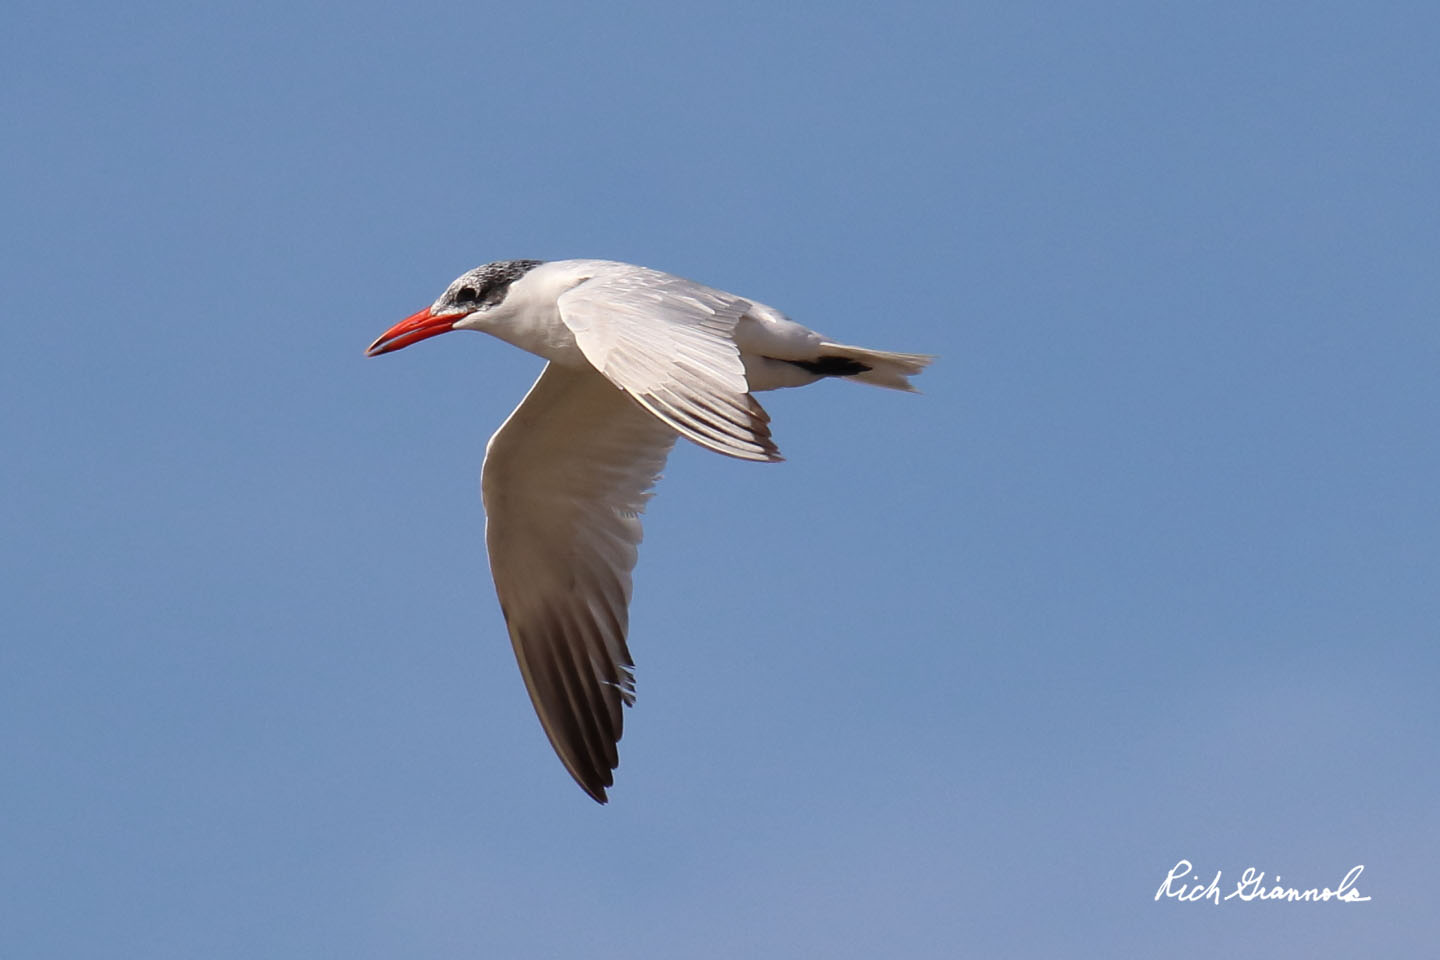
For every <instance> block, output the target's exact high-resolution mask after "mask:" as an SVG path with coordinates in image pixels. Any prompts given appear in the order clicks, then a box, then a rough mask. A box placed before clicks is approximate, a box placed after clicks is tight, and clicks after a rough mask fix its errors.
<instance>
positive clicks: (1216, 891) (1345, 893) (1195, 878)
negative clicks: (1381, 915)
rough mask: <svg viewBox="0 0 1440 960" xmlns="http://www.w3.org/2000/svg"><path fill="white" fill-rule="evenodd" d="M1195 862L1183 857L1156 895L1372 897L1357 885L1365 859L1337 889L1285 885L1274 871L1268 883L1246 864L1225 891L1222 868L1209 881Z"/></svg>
mask: <svg viewBox="0 0 1440 960" xmlns="http://www.w3.org/2000/svg"><path fill="white" fill-rule="evenodd" d="M1194 869H1195V868H1194V866H1193V865H1192V864H1191V863H1190V861H1189V860H1181V861H1180V862H1179V863H1177V864H1175V866H1174V867H1172V868H1171V870H1170V872H1169V873H1168V874H1166V876H1165V882H1164V883H1162V884H1160V889H1159V890H1156V891H1155V899H1156V900H1159V899H1160V898H1161V897H1168V898H1169V899H1171V900H1182V901H1187V902H1190V901H1196V900H1209V901H1210V902H1211V903H1214V904H1217V905H1218V904H1219V903H1220V901H1222V900H1245V901H1250V900H1290V901H1296V900H1307V901H1312V902H1315V903H1319V902H1321V901H1325V900H1338V901H1340V902H1342V903H1360V902H1362V901H1365V900H1369V899H1370V898H1369V897H1362V896H1361V895H1360V890H1359V889H1358V888H1357V887H1356V886H1355V884H1356V883H1358V882H1359V880H1360V874H1362V873H1364V872H1365V865H1364V864H1363V863H1361V864H1357V865H1356V866H1354V867H1352V868H1351V869H1350V872H1349V873H1347V874H1345V878H1344V879H1343V880H1341V881H1340V884H1339V886H1337V887H1336V888H1335V889H1333V890H1332V889H1330V888H1329V887H1323V888H1321V887H1309V888H1306V889H1303V890H1302V889H1298V888H1296V887H1287V886H1282V885H1281V883H1280V875H1279V874H1278V873H1277V874H1276V875H1275V881H1274V883H1273V884H1271V885H1270V886H1268V887H1267V886H1266V885H1265V872H1264V871H1263V870H1256V869H1255V868H1254V867H1246V868H1245V872H1244V873H1242V874H1241V875H1240V879H1239V880H1238V881H1237V882H1236V883H1235V889H1233V890H1231V891H1229V892H1228V893H1225V892H1223V891H1222V888H1221V886H1220V882H1221V881H1220V871H1219V870H1216V871H1215V877H1214V879H1212V880H1211V881H1210V882H1209V883H1208V884H1207V883H1205V881H1204V878H1203V877H1201V876H1200V875H1199V874H1196V873H1194Z"/></svg>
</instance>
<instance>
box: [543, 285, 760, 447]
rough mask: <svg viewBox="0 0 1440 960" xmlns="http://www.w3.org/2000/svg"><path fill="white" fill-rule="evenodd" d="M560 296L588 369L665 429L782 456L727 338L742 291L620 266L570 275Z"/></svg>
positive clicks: (740, 308)
mask: <svg viewBox="0 0 1440 960" xmlns="http://www.w3.org/2000/svg"><path fill="white" fill-rule="evenodd" d="M558 305H559V308H560V316H561V319H563V320H564V322H565V325H566V326H567V327H569V328H570V330H571V331H572V332H573V333H574V334H575V342H576V343H577V344H578V345H579V347H580V350H581V352H582V353H584V354H585V358H586V359H587V360H589V361H590V363H591V364H592V365H594V367H595V369H596V370H599V371H600V373H602V374H603V375H604V376H605V377H606V379H608V380H609V381H610V382H611V383H614V384H615V385H616V386H618V387H619V388H620V389H622V390H624V391H625V392H626V393H628V394H630V396H632V397H634V398H635V400H636V401H637V402H638V403H639V404H640V405H641V406H643V407H644V408H645V409H646V410H649V411H650V412H651V413H653V414H654V415H655V416H656V417H659V418H660V419H661V420H663V421H664V422H665V423H667V424H669V425H670V427H671V428H672V429H674V430H676V431H678V432H679V433H681V434H682V435H684V436H685V437H688V438H689V439H691V440H693V441H695V442H696V443H698V444H700V445H701V446H702V447H708V448H709V449H711V450H714V451H715V452H717V453H723V454H726V455H728V456H732V457H739V458H740V459H742V460H762V461H773V460H779V459H781V457H780V451H779V450H778V449H777V448H776V446H775V442H774V441H773V440H771V439H770V416H769V415H768V414H767V413H766V412H765V410H764V408H763V407H761V406H760V404H759V403H758V402H756V400H755V398H754V397H752V396H751V395H750V387H749V384H748V383H747V382H746V380H745V366H744V364H743V363H742V362H741V360H740V348H739V347H737V346H736V345H735V339H734V332H735V324H736V323H737V322H739V320H740V318H741V317H742V316H743V315H744V314H745V312H746V310H748V309H749V308H750V303H749V302H748V301H746V300H743V299H740V298H739V297H735V296H732V295H731V294H728V293H724V292H722V291H719V290H715V289H712V288H710V287H706V286H702V285H700V284H698V283H694V282H692V281H689V280H684V279H681V278H680V277H675V276H671V275H670V274H668V273H661V272H659V271H657V270H648V269H645V268H643V267H628V266H627V268H626V269H625V270H619V271H608V272H603V273H600V274H598V275H596V276H594V277H591V278H590V279H588V280H585V281H583V282H582V283H580V284H577V285H576V286H574V287H572V288H571V289H570V290H567V291H566V292H565V293H563V294H561V296H560V299H559V301H558Z"/></svg>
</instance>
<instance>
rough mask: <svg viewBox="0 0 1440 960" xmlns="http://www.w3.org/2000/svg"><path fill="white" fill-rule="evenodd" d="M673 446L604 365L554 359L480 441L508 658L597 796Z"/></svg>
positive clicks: (551, 733)
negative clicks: (647, 521) (653, 512)
mask: <svg viewBox="0 0 1440 960" xmlns="http://www.w3.org/2000/svg"><path fill="white" fill-rule="evenodd" d="M674 443H675V433H674V431H672V430H671V429H670V428H668V427H667V426H665V425H664V424H663V423H661V422H660V421H659V420H657V419H655V418H654V417H652V416H650V415H649V414H647V413H646V412H645V411H643V410H641V409H640V408H639V407H638V406H636V404H635V403H634V402H633V401H632V400H631V399H630V398H629V397H627V396H626V395H625V394H624V393H623V392H621V391H620V390H617V389H616V388H615V386H614V385H612V384H611V383H610V382H609V381H608V380H606V379H605V378H603V377H601V376H600V375H599V374H597V373H595V372H593V371H591V370H581V369H574V368H564V367H558V366H556V365H555V364H553V363H552V364H549V365H547V366H546V367H545V370H544V372H542V373H541V374H540V379H538V380H536V381H535V385H534V386H533V387H531V388H530V392H529V393H528V394H526V396H525V399H524V400H523V401H521V403H520V406H519V407H517V408H516V409H515V412H514V413H512V414H511V415H510V417H509V419H507V420H506V421H505V423H504V425H503V426H501V427H500V429H499V431H497V432H496V434H495V436H493V437H491V438H490V443H489V445H488V446H487V447H486V451H485V467H484V470H483V473H482V480H481V491H482V495H483V497H484V501H485V514H486V521H485V541H486V544H487V546H488V548H489V551H490V569H491V573H492V575H493V576H494V578H495V591H496V593H497V594H498V595H499V597H500V608H501V610H502V611H503V613H504V614H505V623H506V626H507V627H508V628H509V631H510V641H511V644H512V645H513V646H514V648H515V658H516V660H517V661H519V664H520V673H521V675H522V676H523V677H524V678H525V686H526V689H528V690H529V691H530V699H531V701H532V702H533V703H534V704H535V712H536V713H537V714H539V716H540V724H541V726H543V727H544V728H545V734H546V736H548V737H549V738H550V743H551V745H552V746H553V747H554V748H555V752H556V753H557V754H559V755H560V759H561V760H562V761H563V762H564V764H565V768H566V769H567V770H569V771H570V775H571V776H573V777H574V778H575V781H576V782H577V783H579V784H580V786H581V787H583V788H584V790H585V792H586V793H588V794H590V796H592V797H594V798H595V799H596V800H597V801H599V802H600V803H604V802H605V788H606V787H608V786H610V785H611V784H612V783H613V782H614V778H613V776H612V774H611V771H612V770H614V769H615V767H616V765H617V764H618V763H619V754H618V752H617V750H616V744H617V743H618V741H619V740H620V734H621V729H622V725H623V723H622V717H621V705H622V704H626V705H628V704H630V703H632V702H634V699H635V693H634V691H635V686H634V673H633V667H634V664H633V663H632V661H631V659H630V651H629V649H628V648H627V646H626V644H625V635H626V631H627V629H628V627H629V604H630V571H631V570H632V569H634V567H635V559H636V552H637V551H636V548H637V546H638V544H639V543H640V538H641V529H640V513H641V511H642V510H643V509H644V506H645V501H646V500H648V499H649V498H650V492H649V491H650V488H651V487H652V486H654V484H655V481H656V479H657V478H658V477H659V473H660V469H661V468H662V467H663V466H664V464H665V458H666V456H667V455H668V454H669V452H670V448H671V446H673V445H674Z"/></svg>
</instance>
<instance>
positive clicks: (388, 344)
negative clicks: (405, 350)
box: [365, 307, 460, 357]
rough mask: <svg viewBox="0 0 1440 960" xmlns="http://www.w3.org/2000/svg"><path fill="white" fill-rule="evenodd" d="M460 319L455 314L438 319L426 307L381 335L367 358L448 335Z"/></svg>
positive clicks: (367, 351)
mask: <svg viewBox="0 0 1440 960" xmlns="http://www.w3.org/2000/svg"><path fill="white" fill-rule="evenodd" d="M459 319H460V316H459V315H456V314H453V313H452V314H450V315H449V316H445V317H437V316H435V315H434V314H432V313H431V312H430V308H429V307H426V308H425V309H424V310H421V311H420V312H419V313H412V314H411V315H410V316H408V317H406V318H405V319H404V320H401V321H400V322H399V323H397V324H395V326H393V327H391V328H390V329H389V330H386V331H385V332H384V333H382V334H380V338H379V339H378V340H376V341H375V342H374V343H372V344H370V348H369V349H368V350H366V351H365V356H367V357H378V356H380V354H382V353H389V352H390V351H391V350H399V349H400V348H401V347H408V346H410V344H412V343H419V342H420V341H421V340H426V339H429V338H430V337H433V336H437V335H438V334H442V333H448V332H449V331H450V330H451V329H453V328H454V326H455V321H456V320H459Z"/></svg>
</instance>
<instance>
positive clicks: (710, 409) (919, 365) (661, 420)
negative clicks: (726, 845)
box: [366, 260, 933, 803]
mask: <svg viewBox="0 0 1440 960" xmlns="http://www.w3.org/2000/svg"><path fill="white" fill-rule="evenodd" d="M450 330H482V331H484V332H485V333H489V334H492V335H494V336H496V337H499V338H500V339H501V340H504V341H506V342H508V343H511V344H514V345H515V346H517V347H520V348H521V349H522V350H528V351H529V352H531V353H534V354H538V355H539V356H541V357H544V358H545V359H546V360H547V361H549V362H548V363H547V364H546V365H545V369H544V370H543V371H542V372H541V374H540V378H539V379H538V380H536V381H535V384H534V386H532V387H531V388H530V392H529V393H527V394H526V395H525V399H524V400H522V401H521V402H520V406H518V407H516V408H515V411H514V412H513V413H511V414H510V417H509V418H508V419H507V420H506V421H505V423H504V424H502V425H501V427H500V429H499V430H498V431H497V432H496V433H495V435H494V436H493V437H491V438H490V442H489V443H488V444H487V445H486V448H485V465H484V467H483V469H482V471H481V484H480V487H481V498H482V500H483V502H484V506H485V515H486V522H485V541H486V545H487V547H488V549H489V552H490V572H491V575H492V576H493V577H494V579H495V592H496V593H497V594H498V595H499V598H500V610H501V612H502V613H503V614H504V616H505V624H506V626H507V628H508V630H509V632H510V642H511V644H512V646H513V647H514V649H515V659H516V660H517V661H519V664H520V674H521V676H522V677H524V679H525V687H526V689H527V690H528V691H529V692H530V699H531V701H532V702H533V703H534V705H535V712H536V713H537V714H538V715H539V717H540V725H541V726H542V727H544V729H545V735H546V736H547V737H549V738H550V744H551V746H553V747H554V748H555V752H556V753H557V754H558V755H559V756H560V760H561V761H562V762H563V763H564V764H565V769H566V770H568V771H570V775H571V776H572V777H574V778H575V782H576V783H578V784H579V785H580V787H581V788H582V789H583V790H584V791H585V792H586V793H588V794H589V795H590V796H591V797H592V798H594V799H595V800H596V801H598V802H599V803H604V802H605V801H606V796H605V789H606V788H607V787H609V786H611V785H612V784H613V783H614V776H613V772H612V771H614V769H615V767H616V766H617V765H618V764H619V762H620V761H619V754H618V752H617V749H616V747H617V744H618V743H619V740H620V733H621V727H622V717H621V707H622V705H624V706H629V705H631V704H633V703H634V701H635V675H634V663H633V662H632V661H631V659H630V650H629V648H628V647H627V646H626V633H627V631H628V627H629V605H630V584H631V581H630V572H631V571H632V570H633V569H634V568H635V559H636V548H637V546H638V545H639V543H640V538H641V531H640V514H641V512H642V511H643V509H644V507H645V502H646V501H647V500H648V499H649V498H650V490H651V488H652V487H653V486H654V484H655V481H656V480H657V479H658V478H659V474H660V470H661V468H662V467H663V466H664V464H665V458H666V457H667V456H668V455H669V453H670V448H671V447H672V446H673V445H674V443H675V438H676V437H677V436H681V437H685V438H686V439H688V440H691V441H694V442H695V443H697V444H699V445H700V446H702V447H704V448H706V449H708V450H713V451H715V452H716V453H723V454H725V455H726V456H730V457H737V458H739V459H741V460H756V461H761V462H774V461H777V460H780V459H782V458H781V456H780V451H779V449H778V448H777V447H776V446H775V442H774V440H772V439H771V437H770V417H769V415H768V414H766V412H765V410H764V408H763V407H761V406H760V404H759V403H758V402H757V401H756V400H755V397H754V393H755V392H756V391H759V390H775V389H778V388H780V387H799V386H804V385H805V384H809V383H814V382H815V381H816V380H819V379H821V378H824V377H843V378H845V379H848V380H858V381H860V382H861V383H870V384H874V385H876V386H881V387H891V388H893V389H896V390H907V391H911V392H913V391H914V388H913V387H912V386H911V385H910V380H909V378H910V377H911V376H913V375H915V374H917V373H919V372H920V371H921V370H922V369H924V367H925V366H926V364H928V363H929V362H930V361H931V359H933V358H932V357H930V356H926V355H923V354H913V353H889V352H886V351H882V350H866V349H863V348H861V347H851V346H846V345H844V344H840V343H834V342H832V341H829V340H827V339H825V338H824V337H823V336H821V335H820V334H818V333H816V332H815V331H813V330H809V329H807V328H806V327H803V326H801V325H800V324H798V323H796V322H794V321H793V320H790V319H789V318H788V317H786V316H785V315H784V314H782V313H780V312H779V311H778V310H776V309H774V308H773V307H767V306H765V305H764V304H762V303H757V302H755V301H754V300H747V299H745V298H744V297H739V296H736V295H735V294H733V293H726V292H725V291H723V290H716V289H714V288H712V287H707V286H703V285H701V284H699V283H695V282H694V281H691V280H685V279H682V278H681V277H676V276H672V275H670V274H668V273H661V272H660V271H658V270H650V269H647V268H645V267H637V266H633V265H631V264H628V263H616V262H613V261H608V260H555V261H548V262H547V261H540V260H500V261H496V262H495V263H487V264H485V265H484V266H481V267H476V268H475V269H474V270H471V271H469V272H468V273H465V274H462V275H461V276H460V277H458V278H456V280H455V281H454V282H453V283H451V284H450V286H448V287H446V288H445V292H444V293H443V294H441V295H440V299H438V300H436V301H435V302H434V303H432V304H431V305H430V306H428V307H426V308H425V309H423V310H421V311H420V312H418V313H416V314H413V315H412V316H410V317H407V318H406V319H404V320H402V321H400V322H399V323H397V324H395V326H393V327H391V328H390V329H389V330H387V331H385V333H384V334H383V335H381V337H380V338H379V339H378V340H376V341H375V342H374V343H372V344H371V345H370V348H369V349H368V350H367V351H366V355H367V356H372V357H373V356H378V355H380V354H382V353H389V352H391V351H392V350H399V349H400V348H401V347H408V346H409V345H411V344H412V343H418V342H419V341H421V340H425V339H427V338H429V337H433V336H435V335H437V334H441V333H446V332H448V331H450Z"/></svg>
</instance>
